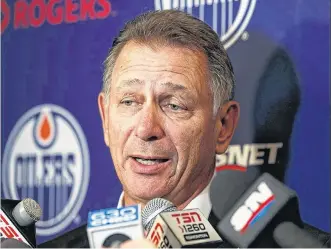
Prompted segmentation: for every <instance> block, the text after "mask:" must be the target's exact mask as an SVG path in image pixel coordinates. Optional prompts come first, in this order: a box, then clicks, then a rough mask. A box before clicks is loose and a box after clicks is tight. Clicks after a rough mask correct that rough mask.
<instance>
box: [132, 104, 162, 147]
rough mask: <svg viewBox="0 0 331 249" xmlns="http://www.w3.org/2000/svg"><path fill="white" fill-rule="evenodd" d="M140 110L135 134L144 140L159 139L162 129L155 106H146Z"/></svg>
mask: <svg viewBox="0 0 331 249" xmlns="http://www.w3.org/2000/svg"><path fill="white" fill-rule="evenodd" d="M140 112H141V113H140V116H139V120H138V123H137V125H136V129H135V135H136V136H137V137H139V138H140V139H142V140H145V141H152V140H158V139H161V138H162V137H163V136H164V130H163V127H162V121H161V118H160V117H159V115H158V111H157V108H156V107H155V106H146V107H145V108H143V109H142V110H141V111H140Z"/></svg>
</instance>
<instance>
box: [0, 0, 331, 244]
mask: <svg viewBox="0 0 331 249" xmlns="http://www.w3.org/2000/svg"><path fill="white" fill-rule="evenodd" d="M175 8H179V9H182V10H183V11H185V12H187V13H191V14H193V15H194V16H196V17H198V18H200V19H201V20H203V21H205V22H206V23H208V24H209V25H210V26H211V27H212V28H213V29H214V30H215V31H216V32H217V33H218V34H219V37H220V39H221V40H222V41H223V43H224V46H225V48H226V50H227V51H228V53H229V55H230V59H231V61H232V63H233V66H234V70H235V75H236V82H237V83H236V84H237V87H236V100H238V101H239V102H240V104H241V117H240V122H239V126H238V129H237V131H236V133H235V136H234V138H233V141H232V143H231V145H230V147H229V148H228V150H227V152H226V153H225V154H223V155H219V156H217V162H216V165H215V166H216V168H215V170H216V171H219V170H228V169H246V168H247V167H248V168H249V167H259V169H261V170H262V171H263V172H270V173H271V174H272V175H274V176H276V177H277V178H278V179H280V180H282V181H284V182H285V183H286V184H287V185H288V186H289V187H291V188H293V189H294V190H296V191H297V193H298V196H299V198H300V208H301V215H302V217H303V219H304V221H305V222H308V223H310V224H312V225H314V226H316V227H318V228H321V229H323V230H326V231H330V223H329V221H330V178H329V177H330V167H329V165H330V142H329V138H330V130H329V129H330V127H329V125H330V123H329V117H330V104H329V103H330V102H329V68H330V60H329V54H330V51H329V49H330V48H329V45H330V40H329V37H330V26H329V25H330V23H329V22H330V21H329V20H330V15H329V12H330V1H328V0H319V1H316V0H307V1H301V0H269V1H264V0H139V1H138V0H135V1H134V0H131V1H130V0H90V1H87V0H56V1H48V0H1V14H2V19H1V39H2V40H1V45H2V46H1V54H2V56H1V63H2V67H1V82H2V90H1V119H2V130H1V138H2V139H1V153H2V157H1V159H2V161H1V165H2V166H1V175H2V178H1V194H2V198H11V199H22V198H25V197H31V198H33V199H35V200H36V201H37V202H38V203H39V204H40V205H41V207H42V209H43V211H44V214H43V216H42V219H41V221H39V222H38V223H37V224H38V225H37V234H38V238H37V240H38V243H41V242H43V241H46V240H49V239H51V238H54V237H56V236H59V235H61V234H63V233H64V232H66V231H68V230H71V229H74V228H76V227H78V226H79V225H82V224H84V223H86V222H87V213H88V211H89V210H94V209H101V208H107V207H115V206H116V205H117V202H118V198H119V196H120V193H121V190H122V189H121V185H120V183H119V181H118V179H117V176H116V173H115V170H114V167H113V164H112V160H111V156H110V153H109V149H108V148H107V147H106V146H105V144H104V140H103V132H102V126H101V119H100V117H99V111H98V106H97V96H98V93H99V91H100V89H101V86H102V73H103V66H102V63H103V61H104V60H105V58H106V55H107V52H108V51H109V49H110V47H111V45H112V41H113V39H114V38H115V36H116V35H117V34H118V33H119V31H120V29H121V28H123V25H124V24H125V23H126V22H127V21H128V20H130V19H132V18H133V17H134V16H136V15H138V14H140V13H142V12H145V11H148V10H155V9H157V10H163V9H175Z"/></svg>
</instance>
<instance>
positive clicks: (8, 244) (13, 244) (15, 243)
mask: <svg viewBox="0 0 331 249" xmlns="http://www.w3.org/2000/svg"><path fill="white" fill-rule="evenodd" d="M0 247H1V248H31V247H30V246H29V245H27V244H25V243H24V242H22V241H19V240H17V239H7V238H4V239H1V244H0Z"/></svg>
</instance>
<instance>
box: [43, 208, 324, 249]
mask: <svg viewBox="0 0 331 249" xmlns="http://www.w3.org/2000/svg"><path fill="white" fill-rule="evenodd" d="M208 220H209V222H210V224H211V225H212V226H213V227H216V225H217V224H218V219H217V217H216V216H215V215H214V214H213V212H211V214H210V216H209V219H208ZM304 229H305V231H307V232H309V233H310V234H311V235H312V236H313V237H314V238H315V239H317V240H318V241H320V242H321V243H322V244H323V245H324V246H325V247H330V235H329V234H328V233H326V232H323V231H322V230H319V229H317V228H315V227H313V226H310V225H308V224H304ZM60 247H61V248H89V242H88V238H87V233H86V225H83V226H80V227H78V228H76V229H74V230H72V231H70V232H67V233H65V234H64V235H62V236H60V237H58V238H55V239H53V240H50V241H47V242H45V243H42V244H40V245H38V248H60ZM221 247H222V248H231V247H233V246H231V245H230V244H229V243H228V242H226V241H225V242H224V243H223V244H222V245H221ZM267 247H270V246H267Z"/></svg>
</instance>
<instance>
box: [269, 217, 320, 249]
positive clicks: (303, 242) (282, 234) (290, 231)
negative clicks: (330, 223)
mask: <svg viewBox="0 0 331 249" xmlns="http://www.w3.org/2000/svg"><path fill="white" fill-rule="evenodd" d="M273 236H274V239H275V241H276V242H277V244H278V245H280V246H281V247H283V248H323V245H322V244H321V243H320V242H319V241H318V240H316V239H315V238H313V237H312V236H311V234H309V233H308V232H306V231H305V230H303V229H301V228H299V227H298V226H296V225H295V224H293V223H292V222H283V223H281V224H279V225H278V226H277V227H276V229H275V230H274V234H273Z"/></svg>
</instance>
